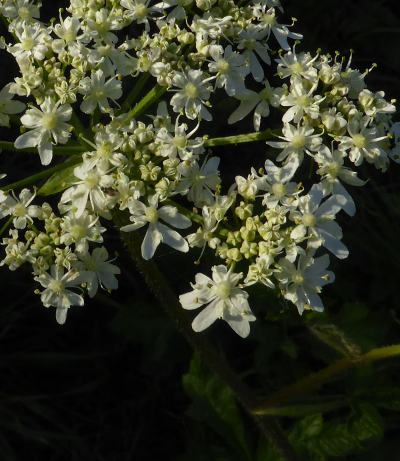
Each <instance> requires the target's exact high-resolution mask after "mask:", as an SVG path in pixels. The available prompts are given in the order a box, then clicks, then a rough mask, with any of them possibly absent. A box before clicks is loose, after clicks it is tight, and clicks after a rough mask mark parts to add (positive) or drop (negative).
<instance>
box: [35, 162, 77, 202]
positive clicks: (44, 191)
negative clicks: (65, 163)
mask: <svg viewBox="0 0 400 461" xmlns="http://www.w3.org/2000/svg"><path fill="white" fill-rule="evenodd" d="M76 167H77V165H71V166H69V167H67V168H65V170H62V171H57V172H56V173H54V174H53V175H51V176H50V178H49V179H48V180H47V181H46V182H45V183H44V185H43V186H42V187H41V188H40V189H39V191H38V195H42V196H47V195H53V194H57V193H58V192H61V191H63V190H64V189H67V188H68V187H69V186H70V185H71V184H72V183H73V182H76V180H77V178H76V177H75V175H74V169H75V168H76Z"/></svg>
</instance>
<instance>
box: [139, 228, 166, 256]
mask: <svg viewBox="0 0 400 461" xmlns="http://www.w3.org/2000/svg"><path fill="white" fill-rule="evenodd" d="M161 242H162V235H161V233H160V232H159V230H158V229H157V228H156V227H155V226H153V225H150V226H149V228H148V229H147V232H146V235H145V236H144V239H143V242H142V246H141V249H142V256H143V259H146V260H148V259H150V258H152V257H153V255H154V253H155V251H156V249H157V247H158V245H159V244H160V243H161Z"/></svg>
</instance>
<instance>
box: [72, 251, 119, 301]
mask: <svg viewBox="0 0 400 461" xmlns="http://www.w3.org/2000/svg"><path fill="white" fill-rule="evenodd" d="M79 258H80V260H81V261H82V263H78V265H77V268H79V271H80V281H83V282H85V283H86V287H87V290H88V294H89V296H90V297H91V298H93V296H94V295H95V294H96V293H97V290H98V289H99V285H100V286H101V287H102V288H105V289H106V290H116V289H117V288H118V280H117V279H116V277H115V275H114V274H120V273H121V271H120V269H119V267H117V266H115V265H114V264H111V263H110V262H109V261H107V258H108V252H107V250H106V249H105V248H104V247H100V248H95V249H94V250H93V252H92V254H89V253H88V252H83V253H82V254H80V255H79Z"/></svg>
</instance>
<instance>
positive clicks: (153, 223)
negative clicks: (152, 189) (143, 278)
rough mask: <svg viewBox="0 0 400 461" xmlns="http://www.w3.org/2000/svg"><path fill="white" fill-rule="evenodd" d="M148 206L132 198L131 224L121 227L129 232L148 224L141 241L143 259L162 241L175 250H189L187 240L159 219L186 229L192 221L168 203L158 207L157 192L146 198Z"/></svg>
mask: <svg viewBox="0 0 400 461" xmlns="http://www.w3.org/2000/svg"><path fill="white" fill-rule="evenodd" d="M148 201H149V206H146V205H145V204H144V203H142V202H140V201H139V200H132V201H131V202H130V204H129V210H130V212H131V217H130V220H131V221H132V222H133V224H128V225H126V226H122V227H121V231H123V232H131V231H134V230H136V229H139V228H140V227H143V226H145V225H146V224H148V225H149V227H148V228H147V231H146V235H145V237H144V240H143V242H142V256H143V258H144V259H146V260H147V259H150V258H152V257H153V255H154V253H155V251H156V249H157V247H158V245H159V244H160V243H161V242H163V243H165V244H166V245H169V246H170V247H172V248H174V249H175V250H178V251H182V252H184V253H186V252H187V251H189V245H188V243H187V241H186V240H185V239H184V238H183V237H182V236H181V235H180V234H178V232H176V231H174V230H172V229H170V228H169V227H167V226H166V225H165V224H162V223H161V222H160V221H159V219H162V220H163V221H165V222H166V223H167V224H169V225H170V226H173V227H177V228H178V229H186V228H188V227H190V226H191V225H192V221H191V220H190V219H189V218H187V217H186V216H184V215H183V214H181V213H178V210H177V209H176V208H175V207H173V206H170V205H165V206H163V207H161V208H159V209H157V207H158V196H157V194H155V195H152V196H151V197H149V199H148Z"/></svg>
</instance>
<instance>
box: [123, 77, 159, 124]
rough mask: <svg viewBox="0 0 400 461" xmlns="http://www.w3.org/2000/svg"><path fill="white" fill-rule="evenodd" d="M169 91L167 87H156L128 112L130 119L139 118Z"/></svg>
mask: <svg viewBox="0 0 400 461" xmlns="http://www.w3.org/2000/svg"><path fill="white" fill-rule="evenodd" d="M166 91H167V87H166V86H160V85H156V86H154V87H153V88H152V89H151V90H150V91H149V92H148V93H147V94H146V95H145V96H144V97H143V98H142V99H141V100H140V101H139V102H138V103H137V104H136V105H135V107H134V108H133V109H132V110H130V111H129V112H128V118H135V119H136V118H138V117H140V115H142V114H143V112H144V111H145V110H147V108H148V107H150V106H151V105H152V104H154V103H155V102H156V101H158V100H159V99H160V98H161V96H162V95H163V94H164V93H165V92H166Z"/></svg>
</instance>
